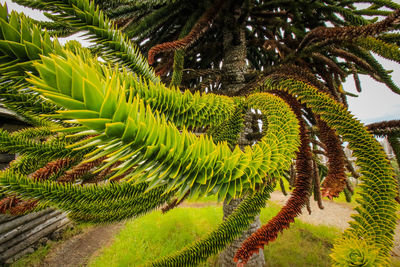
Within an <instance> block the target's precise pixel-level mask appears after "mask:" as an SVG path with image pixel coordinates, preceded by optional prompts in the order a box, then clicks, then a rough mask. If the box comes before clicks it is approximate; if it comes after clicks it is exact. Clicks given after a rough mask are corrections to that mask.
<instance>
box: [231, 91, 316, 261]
mask: <svg viewBox="0 0 400 267" xmlns="http://www.w3.org/2000/svg"><path fill="white" fill-rule="evenodd" d="M280 96H281V97H282V98H284V99H285V101H286V102H287V103H288V104H289V105H290V106H291V108H292V110H293V111H294V113H295V114H296V117H297V119H298V121H299V124H300V141H301V145H300V148H299V152H298V153H297V159H296V172H297V178H296V181H295V189H294V190H293V193H292V196H291V197H290V199H289V200H288V202H287V203H286V205H285V206H284V207H283V208H282V209H281V210H280V212H279V213H278V214H277V215H276V216H275V217H274V218H272V219H271V220H270V221H269V222H268V223H267V224H266V225H264V226H263V227H261V228H260V229H258V230H257V232H255V233H254V234H253V235H251V236H250V237H249V238H248V239H247V240H245V241H244V242H243V244H242V247H241V248H240V249H239V250H238V251H237V252H236V255H235V258H234V260H235V262H238V265H241V266H244V265H243V264H245V263H246V262H247V261H248V260H249V259H250V257H251V256H252V255H253V253H255V252H258V250H259V249H260V248H263V247H264V246H265V245H267V244H268V243H269V242H272V241H274V240H275V239H276V238H277V237H278V234H279V233H280V232H282V231H283V230H284V229H286V228H289V225H290V224H291V223H293V222H294V218H296V217H297V216H298V215H299V214H301V209H302V208H303V207H304V206H305V205H306V204H307V202H308V200H309V192H310V188H311V178H312V163H311V162H312V154H311V148H310V145H309V143H310V141H309V137H308V130H307V128H306V125H305V122H304V120H303V118H302V116H301V106H300V104H299V103H298V102H297V101H296V100H295V99H294V98H293V97H291V96H289V95H287V94H280Z"/></svg>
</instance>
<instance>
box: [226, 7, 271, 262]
mask: <svg viewBox="0 0 400 267" xmlns="http://www.w3.org/2000/svg"><path fill="white" fill-rule="evenodd" d="M237 2H238V1H236V3H234V4H233V5H232V6H231V7H229V8H231V9H232V10H230V11H229V12H227V14H234V15H233V16H231V17H228V16H227V17H226V18H225V23H224V24H225V26H224V43H223V46H224V60H223V66H222V73H223V79H222V88H223V93H224V94H226V95H233V94H234V93H236V92H237V91H239V90H240V89H241V88H243V87H244V86H245V72H246V69H247V66H246V43H245V31H244V29H245V28H244V23H243V22H240V16H241V15H243V14H241V13H242V12H243V10H245V9H244V7H243V4H239V3H237ZM232 11H233V12H232ZM251 116H252V113H250V112H248V113H247V114H246V115H245V120H244V121H245V127H244V130H243V131H242V133H241V135H240V137H239V140H238V144H239V146H240V147H241V148H243V147H244V146H246V145H251V141H250V140H247V139H246V137H245V136H246V135H248V134H249V133H251V132H252V123H251V121H252V120H251ZM241 201H242V200H241V199H233V200H231V201H230V203H226V202H224V205H223V212H224V219H225V218H226V217H228V216H229V215H230V214H231V213H232V212H233V211H234V210H235V208H236V207H237V206H238V205H239V204H240V202H241ZM260 226H261V222H260V218H259V216H257V218H256V219H255V221H254V222H253V223H252V224H251V225H250V227H249V229H248V230H246V231H245V232H243V234H242V236H241V237H239V238H238V239H237V240H235V241H234V242H232V243H231V245H230V246H229V247H227V248H226V249H225V250H224V251H223V252H222V253H221V254H220V256H219V264H220V266H221V267H234V266H236V263H235V262H234V261H233V257H234V256H235V253H236V251H237V250H238V249H239V248H240V246H241V244H242V242H243V241H244V240H245V239H247V238H248V237H249V236H250V235H251V234H252V233H254V232H255V231H256V230H257V229H258V228H260ZM264 265H265V260H264V253H263V251H262V250H261V249H260V253H259V254H254V255H253V257H252V258H251V259H250V260H249V261H248V263H247V264H246V267H259V266H264Z"/></svg>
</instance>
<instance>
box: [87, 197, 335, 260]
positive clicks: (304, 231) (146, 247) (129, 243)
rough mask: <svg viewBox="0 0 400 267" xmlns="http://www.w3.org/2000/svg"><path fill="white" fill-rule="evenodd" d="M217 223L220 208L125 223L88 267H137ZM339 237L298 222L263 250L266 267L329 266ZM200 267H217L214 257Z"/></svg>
mask: <svg viewBox="0 0 400 267" xmlns="http://www.w3.org/2000/svg"><path fill="white" fill-rule="evenodd" d="M278 210H279V206H278V205H275V204H269V208H268V209H265V210H263V212H262V213H261V221H262V222H263V223H264V222H266V221H268V219H270V218H271V217H272V216H274V215H275V214H276V213H277V212H278ZM221 218H222V208H221V207H220V206H215V207H214V206H211V207H204V208H177V209H174V210H172V211H170V212H168V213H167V214H164V215H162V214H161V213H160V212H159V211H155V212H152V213H150V214H148V215H147V216H144V217H141V218H139V219H136V220H130V221H128V222H127V223H126V226H125V228H124V229H123V230H121V232H120V233H119V234H118V235H117V236H116V237H115V242H114V243H113V244H112V245H111V246H109V247H107V248H104V249H103V251H102V252H101V253H100V256H98V257H97V258H94V259H91V261H90V263H89V266H91V267H94V266H96V267H100V266H104V267H111V266H139V265H141V264H143V263H145V262H148V261H151V260H154V259H157V258H160V257H163V256H166V255H169V254H171V253H173V252H175V251H177V250H179V249H181V248H183V247H184V246H185V245H187V244H190V243H191V242H193V241H194V240H196V239H198V238H200V237H202V236H203V235H204V234H206V233H208V232H210V231H211V230H212V229H214V228H215V226H216V225H217V224H218V223H219V222H220V221H221ZM339 233H340V231H339V230H338V229H335V228H331V227H326V226H313V225H309V224H305V223H302V222H300V221H297V222H296V223H295V224H294V225H293V226H292V227H291V228H290V229H289V230H287V231H285V232H284V233H283V234H282V235H281V236H280V238H278V239H277V241H276V242H273V243H271V244H270V245H269V246H268V247H267V248H266V249H265V251H264V253H265V259H266V263H267V266H274V267H275V266H276V267H279V266H296V267H297V266H299V267H300V266H329V265H330V258H329V253H330V249H331V247H332V243H333V240H334V239H335V237H336V236H337V235H338V234H339ZM201 266H217V257H216V256H215V257H212V258H210V259H209V261H208V262H206V263H205V264H203V265H201Z"/></svg>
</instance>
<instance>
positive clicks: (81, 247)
mask: <svg viewBox="0 0 400 267" xmlns="http://www.w3.org/2000/svg"><path fill="white" fill-rule="evenodd" d="M122 226H123V224H122V223H117V224H109V225H99V226H95V227H92V228H89V229H86V230H85V231H84V232H83V233H81V234H79V235H76V236H74V237H72V238H71V239H68V240H66V241H65V242H63V243H61V244H59V245H58V246H55V247H54V248H53V249H52V250H51V251H50V252H49V254H48V255H47V257H46V258H45V259H44V261H43V262H41V263H40V267H42V266H45V267H78V266H85V265H87V263H88V261H89V259H90V258H91V257H92V256H94V255H95V254H96V252H98V251H100V249H101V248H102V247H104V246H107V245H110V244H111V242H112V240H113V237H114V236H115V234H116V233H117V232H118V231H119V230H120V229H121V228H122Z"/></svg>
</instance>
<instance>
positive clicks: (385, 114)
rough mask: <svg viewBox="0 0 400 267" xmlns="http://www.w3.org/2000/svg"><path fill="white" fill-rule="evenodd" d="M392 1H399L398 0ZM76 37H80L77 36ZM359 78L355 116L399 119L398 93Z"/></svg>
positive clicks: (399, 72) (398, 75) (396, 76)
mask: <svg viewBox="0 0 400 267" xmlns="http://www.w3.org/2000/svg"><path fill="white" fill-rule="evenodd" d="M4 2H6V3H7V5H8V7H9V9H13V10H17V11H18V12H24V13H25V14H26V15H28V16H30V17H32V18H35V19H38V20H43V19H46V17H45V16H44V15H43V14H41V13H40V12H37V11H33V10H31V9H28V8H25V7H21V6H19V5H17V4H15V3H12V2H11V1H10V0H0V3H2V4H3V3H4ZM394 2H397V3H400V0H395V1H394ZM74 38H76V36H74ZM78 39H81V38H79V37H78ZM379 61H380V62H381V64H383V66H384V67H385V68H386V69H389V70H393V72H392V73H391V75H392V78H393V81H394V82H395V83H396V84H397V85H399V87H400V65H399V64H397V63H394V62H392V61H390V60H386V59H383V58H379ZM360 80H361V85H362V89H363V90H362V93H361V94H360V95H359V97H348V103H349V109H350V111H351V112H352V113H353V114H354V115H355V116H356V117H357V118H359V119H360V120H361V121H362V122H364V123H371V122H376V121H382V120H393V119H400V95H397V94H395V93H393V92H392V91H391V90H390V89H389V88H388V87H386V86H385V85H384V84H382V83H379V82H376V81H375V80H373V79H372V78H370V77H369V76H365V75H361V76H360ZM343 88H344V90H346V91H349V92H351V93H356V89H355V85H354V80H353V78H352V76H349V77H348V78H347V81H346V82H345V83H344V85H343Z"/></svg>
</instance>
